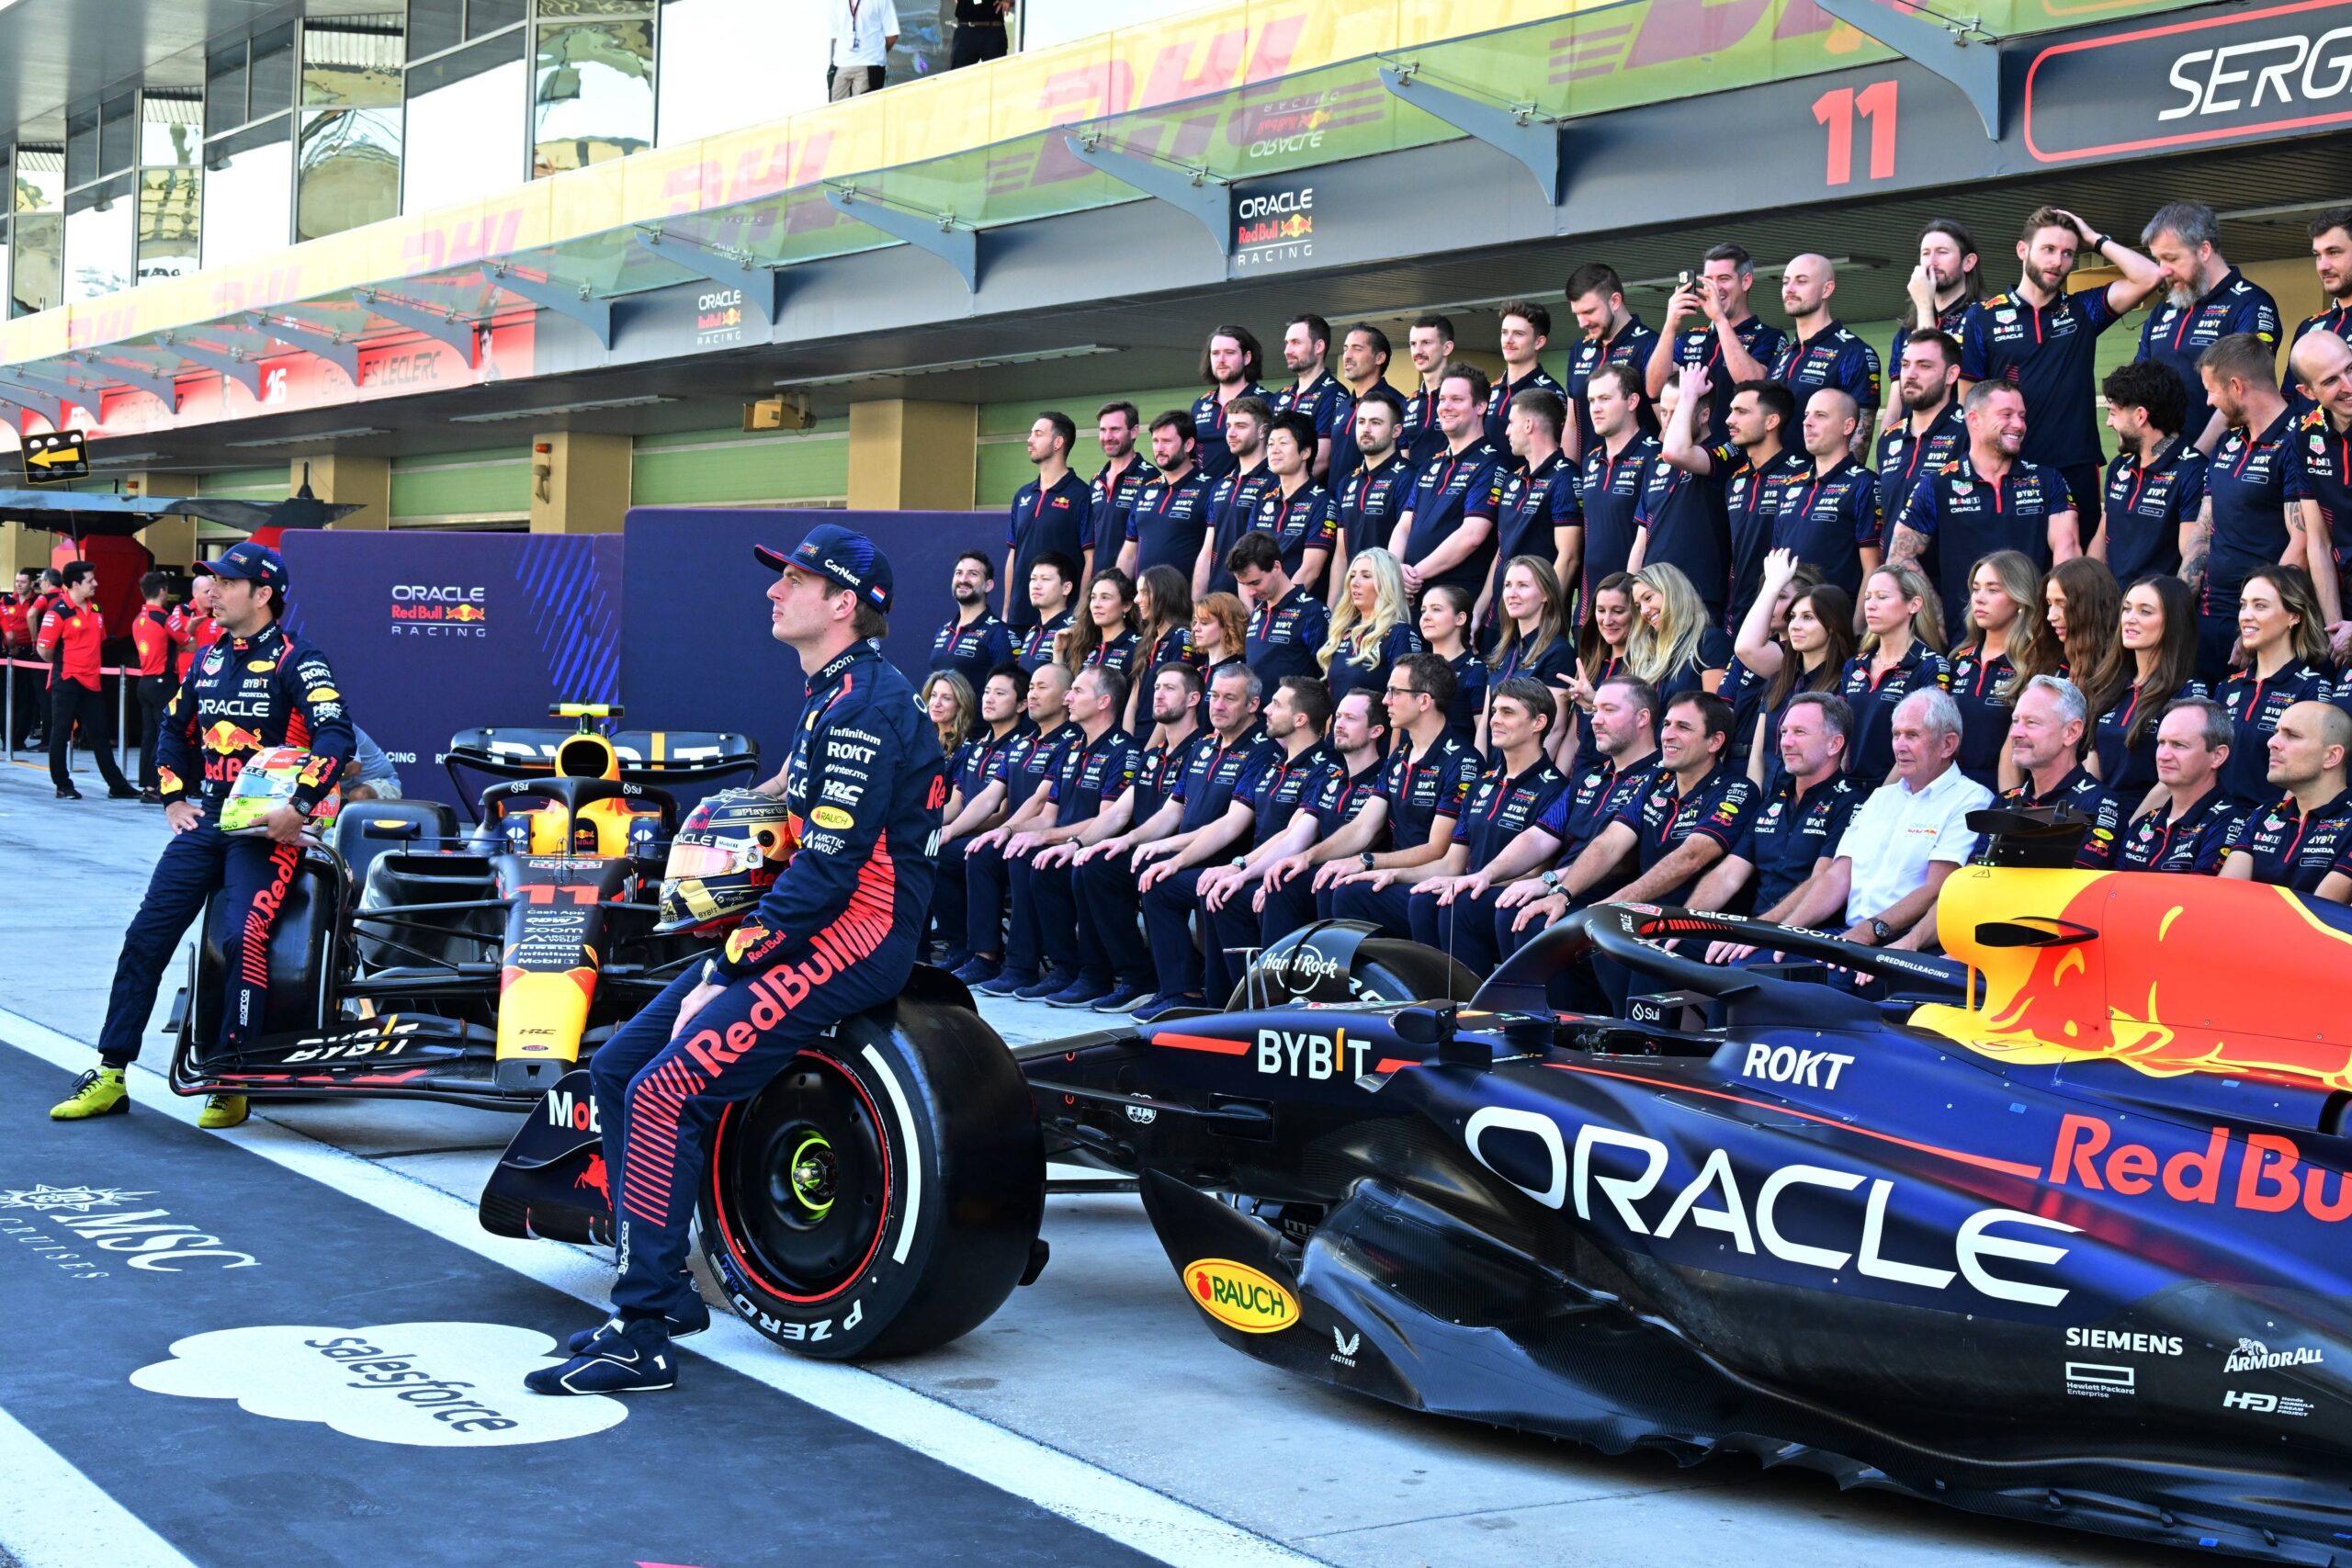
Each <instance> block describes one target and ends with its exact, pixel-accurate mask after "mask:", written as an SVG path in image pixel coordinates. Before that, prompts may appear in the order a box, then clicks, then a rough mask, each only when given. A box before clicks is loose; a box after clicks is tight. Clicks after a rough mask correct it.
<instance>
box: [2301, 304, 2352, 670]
mask: <svg viewBox="0 0 2352 1568" xmlns="http://www.w3.org/2000/svg"><path fill="white" fill-rule="evenodd" d="M2287 357H2288V360H2289V362H2290V370H2289V372H2288V374H2289V375H2290V376H2292V377H2293V378H2294V382H2295V391H2296V393H2297V395H2298V396H2300V397H2301V399H2302V402H2303V408H2304V410H2305V412H2303V413H2302V414H2301V416H2300V417H2299V418H2298V419H2297V421H2296V430H2297V432H2298V433H2299V434H2301V438H2302V443H2303V452H2302V458H2301V462H2302V469H2303V499H2302V500H2301V502H2297V505H2298V506H2299V507H2300V508H2301V511H2302V514H2303V529H2304V532H2305V534H2306V535H2307V536H2309V538H2310V540H2311V568H2312V589H2313V591H2314V592H2317V593H2318V595H2319V603H2320V609H2321V611H2322V612H2323V614H2324V618H2325V620H2326V622H2327V634H2328V640H2329V641H2330V643H2331V644H2333V645H2334V648H2335V654H2336V657H2337V658H2339V659H2341V658H2342V657H2343V655H2344V652H2345V650H2346V645H2347V643H2352V626H2346V623H2345V620H2344V605H2345V603H2346V592H2345V590H2346V586H2347V579H2352V344H2346V342H2345V341H2344V339H2342V338H2340V337H2338V336H2336V334H2335V333H2332V332H2324V333H2305V334H2303V335H2302V336H2301V337H2300V338H2298V339H2297V340H2296V341H2295V346H2294V349H2293V351H2292V352H2291V353H2290V354H2289V355H2288V356H2287ZM2289 406H2290V407H2292V406H2293V405H2292V404H2291V403H2290V405H2289Z"/></svg>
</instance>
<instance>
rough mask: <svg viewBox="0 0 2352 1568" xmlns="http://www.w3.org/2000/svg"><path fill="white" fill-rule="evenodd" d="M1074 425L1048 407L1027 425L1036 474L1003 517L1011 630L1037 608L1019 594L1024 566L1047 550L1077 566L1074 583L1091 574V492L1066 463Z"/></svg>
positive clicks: (1032, 619)
mask: <svg viewBox="0 0 2352 1568" xmlns="http://www.w3.org/2000/svg"><path fill="white" fill-rule="evenodd" d="M1077 445H1078V426H1077V425H1075V424H1073V423H1070V417H1069V415H1068V414H1066V413H1059V412H1055V411H1053V410H1051V409H1048V410H1047V411H1046V412H1044V413H1041V414H1039V415H1038V416H1037V419H1036V423H1034V424H1032V425H1030V427H1029V460H1030V461H1031V462H1032V463H1035V465H1036V466H1037V477H1036V478H1035V479H1031V480H1030V481H1029V482H1028V483H1027V484H1025V485H1023V486H1022V487H1021V489H1020V491H1018V492H1017V493H1015V494H1014V496H1013V498H1012V509H1011V510H1010V511H1009V512H1008V513H1006V515H1005V520H1004V576H1005V583H1004V598H1005V606H1004V618H1005V622H1006V624H1007V625H1009V626H1012V628H1013V629H1014V630H1015V631H1025V630H1026V629H1028V628H1029V627H1031V626H1035V625H1036V624H1037V612H1036V609H1035V606H1034V605H1032V604H1029V603H1028V601H1027V600H1026V599H1025V598H1023V591H1024V590H1025V589H1026V588H1027V586H1028V583H1029V570H1030V568H1032V567H1034V566H1035V565H1036V564H1037V558H1038V557H1039V556H1042V555H1046V554H1047V553H1049V552H1050V553H1052V554H1056V555H1061V556H1067V557H1068V558H1069V559H1070V560H1071V561H1073V562H1075V563H1076V564H1077V566H1078V581H1080V582H1083V581H1087V580H1088V579H1089V578H1091V577H1092V576H1093V565H1094V494H1093V491H1092V490H1091V488H1090V487H1089V486H1088V485H1087V482H1086V481H1085V480H1084V479H1080V478H1079V477H1078V475H1077V474H1076V473H1075V472H1074V471H1073V470H1072V469H1071V468H1070V466H1069V455H1070V452H1071V451H1072V450H1073V449H1074V448H1075V447H1076V446H1077Z"/></svg>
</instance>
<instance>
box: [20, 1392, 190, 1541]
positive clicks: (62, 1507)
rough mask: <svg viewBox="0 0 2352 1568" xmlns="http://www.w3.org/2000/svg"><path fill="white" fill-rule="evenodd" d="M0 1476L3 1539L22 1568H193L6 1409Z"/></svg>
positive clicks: (160, 1538) (145, 1525)
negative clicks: (2, 1481) (94, 1567)
mask: <svg viewBox="0 0 2352 1568" xmlns="http://www.w3.org/2000/svg"><path fill="white" fill-rule="evenodd" d="M0 1475H5V1476H6V1477H7V1478H8V1481H7V1484H6V1485H5V1486H0V1542H6V1545H7V1550H8V1551H9V1552H10V1553H11V1554H13V1555H14V1556H15V1558H16V1560H17V1562H21V1563H23V1564H24V1568H89V1565H90V1564H91V1563H93V1562H103V1563H105V1564H106V1565H107V1568H195V1565H194V1564H193V1563H191V1562H188V1560H187V1558H186V1557H183V1556H181V1555H180V1553H179V1552H178V1551H175V1550H174V1549H173V1547H172V1545H171V1543H170V1542H169V1541H167V1540H164V1538H163V1537H162V1536H159V1535H157V1534H156V1533H155V1532H154V1531H153V1530H152V1529H148V1528H147V1524H146V1521H145V1520H143V1519H141V1518H140V1517H139V1516H138V1515H136V1514H134V1513H132V1512H131V1511H130V1509H128V1508H126V1507H124V1506H122V1505H121V1504H119V1503H118V1502H116V1501H115V1500H114V1499H113V1498H112V1497H109V1496H107V1494H106V1490H105V1489H104V1488H103V1487H101V1486H99V1485H98V1484H97V1483H96V1482H94V1481H92V1480H91V1479H90V1478H89V1477H88V1476H86V1475H84V1474H83V1473H82V1472H80V1471H79V1470H76V1469H75V1468H74V1466H73V1465H71V1464H69V1463H67V1462H66V1461H65V1458H64V1456H63V1455H62V1454H60V1453H59V1452H58V1451H57V1450H55V1449H52V1448H51V1447H50V1446H49V1445H48V1444H47V1443H44V1442H42V1441H41V1440H40V1438H36V1437H34V1436H33V1435H32V1433H30V1432H28V1431H27V1430H26V1429H25V1427H23V1426H22V1425H21V1424H20V1423H19V1422H18V1421H17V1418H16V1417H15V1416H11V1415H9V1414H8V1413H7V1412H6V1411H5V1410H0Z"/></svg>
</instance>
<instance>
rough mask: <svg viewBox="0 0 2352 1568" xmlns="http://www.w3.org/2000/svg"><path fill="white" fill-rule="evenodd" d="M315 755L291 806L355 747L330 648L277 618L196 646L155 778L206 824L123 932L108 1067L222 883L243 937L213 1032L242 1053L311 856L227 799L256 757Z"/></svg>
mask: <svg viewBox="0 0 2352 1568" xmlns="http://www.w3.org/2000/svg"><path fill="white" fill-rule="evenodd" d="M277 746H300V747H304V748H306V749H308V750H309V751H310V753H311V763H310V765H309V766H307V767H305V768H304V769H303V771H302V774H301V778H300V783H299V784H298V785H297V787H296V789H295V791H294V796H293V799H292V801H291V802H290V804H291V805H292V806H293V807H295V808H296V809H297V810H299V811H302V812H305V813H307V812H309V811H310V810H311V808H312V807H316V806H317V805H318V803H319V802H320V801H321V800H322V799H323V798H324V797H325V795H326V794H327V792H328V791H329V790H331V789H333V788H334V783H335V780H336V778H337V777H338V776H339V775H340V774H341V773H342V772H343V766H344V763H345V761H348V760H349V758H350V756H351V748H352V735H351V720H350V719H349V717H347V716H345V713H344V709H343V694H342V693H340V692H338V691H337V690H336V689H335V683H334V671H332V670H330V669H329V668H328V666H327V659H326V655H325V654H323V653H321V652H320V651H319V650H318V649H315V648H313V647H311V645H310V644H309V643H307V642H304V641H303V640H302V639H300V637H289V636H288V635H287V633H286V631H285V630H284V629H283V628H282V627H280V626H278V625H277V622H275V621H272V622H271V623H270V624H269V625H268V626H266V627H264V628H263V629H262V630H261V631H260V632H259V633H258V634H256V635H255V636H253V637H222V638H221V639H220V641H218V642H216V643H213V644H212V645H211V646H210V647H209V648H207V649H204V651H203V652H202V653H200V654H198V656H197V658H196V660H195V661H194V662H193V663H191V664H190V665H189V666H188V671H187V676H186V677H185V678H183V679H182V680H181V682H180V688H179V691H178V693H177V694H175V696H174V697H173V698H172V701H171V705H170V706H168V707H166V708H165V709H164V720H163V726H162V728H160V729H159V730H157V732H156V747H157V750H158V753H159V754H158V756H157V759H156V767H155V772H156V776H157V779H158V780H159V784H158V787H159V788H160V789H161V790H162V792H163V795H164V804H165V805H166V806H168V805H170V804H171V803H172V802H174V801H182V800H184V801H190V802H192V803H194V804H195V805H197V806H198V807H201V808H202V810H203V813H204V818H203V820H202V821H201V822H199V823H198V825H197V826H196V827H195V828H194V829H190V830H189V831H187V832H185V833H177V834H175V835H173V838H172V841H171V842H170V843H168V844H165V845H164V852H163V854H162V855H161V856H160V857H159V858H158V859H157V860H156V862H155V871H154V874H153V876H151V877H150V878H149V879H148V882H147V896H146V897H143V898H141V900H140V901H139V912H138V913H137V914H135V915H133V916H131V918H130V930H129V931H125V932H124V933H123V937H122V956H121V957H120V958H119V959H117V960H116V961H115V966H114V987H113V989H112V991H111V992H109V993H108V995H107V1021H106V1023H105V1025H104V1027H103V1028H101V1029H100V1030H99V1032H98V1054H99V1055H100V1056H101V1057H102V1058H104V1059H105V1060H106V1061H107V1063H108V1064H109V1065H119V1064H121V1063H124V1062H129V1061H131V1060H133V1059H135V1058H136V1057H137V1056H138V1055H139V1037H140V1035H141V1032H144V1031H145V1029H146V1027H147V1016H148V1014H149V1013H151V1012H153V1010H154V1008H155V989H156V987H158V986H159V985H160V984H162V982H163V978H164V965H165V964H168V963H170V962H171V957H172V950H173V949H175V948H176V947H177V946H178V945H179V941H180V937H181V936H182V935H183V934H184V933H186V931H187V928H188V922H190V921H191V920H193V919H196V917H197V915H198V912H199V911H200V910H202V909H203V908H204V900H205V899H206V898H207V897H209V896H210V894H211V893H212V891H213V890H214V889H215V888H218V889H219V890H220V894H221V897H222V899H223V900H224V902H225V903H226V904H227V907H228V910H229V920H230V925H231V929H232V930H233V931H235V932H236V933H237V935H236V945H235V948H234V950H233V952H232V961H231V964H230V967H229V972H228V973H227V974H226V975H224V976H222V979H223V980H224V981H225V994H224V995H223V996H222V998H221V1006H222V1010H223V1017H222V1019H221V1021H220V1031H219V1032H218V1034H217V1035H216V1036H215V1039H216V1040H217V1041H218V1042H219V1043H220V1044H221V1045H223V1046H225V1047H227V1048H229V1049H231V1050H234V1049H235V1048H236V1047H237V1046H239V1045H241V1044H243V1043H244V1042H245V1041H246V1040H247V1039H248V1038H250V1037H251V1035H252V1034H253V1033H254V1031H256V1030H257V1029H258V1028H259V1026H260V1024H261V1021H262V1020H263V1019H264V1018H265V1017H266V1016H267V1006H268V1000H269V931H270V927H271V925H272V924H273V923H274V922H275V921H276V919H277V909H278V906H279V905H280V904H282V903H283V902H284V901H285V898H286V889H287V887H288V885H290V884H291V883H292V882H293V880H294V872H295V868H296V867H297V866H299V865H300V864H301V861H302V847H301V846H300V844H281V843H278V842H277V841H276V840H271V839H267V838H263V837H259V836H251V837H249V836H246V835H243V834H240V835H238V836H236V837H233V838H232V837H231V836H230V835H228V834H226V833H223V832H222V831H220V803H221V802H222V801H223V800H226V799H227V798H228V796H229V790H230V788H231V786H232V785H233V784H235V783H236V782H237V775H238V774H239V773H243V771H244V767H245V763H246V762H247V761H250V760H251V759H252V757H253V756H254V753H255V752H257V751H264V750H269V749H271V748H272V747H277Z"/></svg>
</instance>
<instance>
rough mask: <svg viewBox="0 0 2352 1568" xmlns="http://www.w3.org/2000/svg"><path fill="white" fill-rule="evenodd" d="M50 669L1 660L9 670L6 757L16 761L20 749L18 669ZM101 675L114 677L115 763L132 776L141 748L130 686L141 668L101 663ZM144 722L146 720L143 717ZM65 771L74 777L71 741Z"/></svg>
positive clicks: (4, 697) (1, 713) (2, 695)
mask: <svg viewBox="0 0 2352 1568" xmlns="http://www.w3.org/2000/svg"><path fill="white" fill-rule="evenodd" d="M51 668H52V667H51V665H50V664H48V663H46V662H44V661H43V660H38V659H0V670H6V671H7V675H6V679H0V754H5V755H6V758H7V760H8V761H11V762H14V761H16V760H17V750H18V747H17V685H18V684H19V683H20V682H19V681H18V678H17V671H19V670H34V671H40V673H42V674H43V675H47V674H48V673H50V671H51ZM98 674H99V675H100V676H101V677H103V676H107V675H112V676H113V677H115V692H114V709H115V712H114V760H115V766H116V767H118V768H119V769H121V770H122V776H123V777H125V778H130V777H131V770H132V769H133V768H135V767H137V766H138V765H139V748H138V746H137V745H136V744H135V743H134V742H135V741H136V739H137V737H135V736H134V735H133V734H132V733H131V728H130V694H131V687H132V686H133V685H135V684H136V683H137V682H138V681H139V671H136V670H128V669H125V668H123V667H122V666H120V665H102V666H100V667H99V670H98ZM35 700H36V701H40V700H42V699H39V698H36V699H35ZM141 722H142V723H143V722H144V721H143V719H142V721H141ZM46 723H47V720H46V718H45V717H44V719H43V724H44V727H45V726H46ZM65 772H66V775H67V776H68V777H69V778H70V777H71V776H73V773H74V748H73V746H72V744H71V743H70V742H69V743H68V745H67V746H66V748H65Z"/></svg>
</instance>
